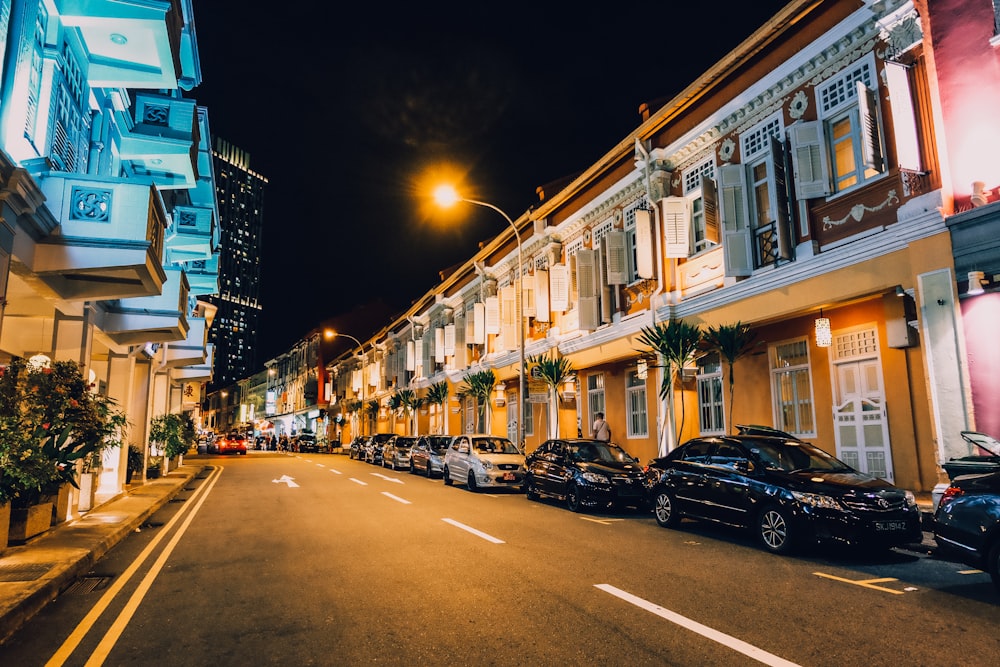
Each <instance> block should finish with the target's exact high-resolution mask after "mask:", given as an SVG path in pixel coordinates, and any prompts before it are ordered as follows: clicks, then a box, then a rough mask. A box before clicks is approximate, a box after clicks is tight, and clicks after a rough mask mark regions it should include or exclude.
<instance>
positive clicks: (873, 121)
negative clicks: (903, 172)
mask: <svg viewBox="0 0 1000 667" xmlns="http://www.w3.org/2000/svg"><path fill="white" fill-rule="evenodd" d="M855 85H856V86H857V88H858V116H860V118H861V152H862V154H863V155H864V159H865V167H866V168H867V169H874V170H875V171H882V169H883V168H884V166H885V162H884V160H883V159H882V142H881V140H880V138H879V131H878V101H877V100H876V99H875V91H874V90H872V89H871V88H869V87H868V86H866V85H865V84H864V83H862V82H861V81H856V82H855Z"/></svg>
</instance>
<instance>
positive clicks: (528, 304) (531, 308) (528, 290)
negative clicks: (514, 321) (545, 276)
mask: <svg viewBox="0 0 1000 667" xmlns="http://www.w3.org/2000/svg"><path fill="white" fill-rule="evenodd" d="M517 284H518V285H519V286H523V287H524V290H523V291H522V292H521V295H522V298H523V299H524V316H525V317H534V316H535V308H536V305H535V277H534V276H527V278H526V279H525V280H523V281H522V280H518V281H517Z"/></svg>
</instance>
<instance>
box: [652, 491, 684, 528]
mask: <svg viewBox="0 0 1000 667" xmlns="http://www.w3.org/2000/svg"><path fill="white" fill-rule="evenodd" d="M653 516H654V517H656V523H658V524H660V525H661V526H662V527H664V528H674V527H675V526H677V524H678V523H680V520H681V516H680V514H679V513H678V512H677V501H676V500H674V496H673V494H671V493H670V492H669V491H667V490H666V489H660V490H659V491H658V492H657V493H656V495H655V496H654V498H653Z"/></svg>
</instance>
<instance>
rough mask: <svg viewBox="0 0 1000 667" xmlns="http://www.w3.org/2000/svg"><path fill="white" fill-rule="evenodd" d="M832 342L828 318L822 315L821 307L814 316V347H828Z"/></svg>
mask: <svg viewBox="0 0 1000 667" xmlns="http://www.w3.org/2000/svg"><path fill="white" fill-rule="evenodd" d="M832 344H833V333H832V332H831V331H830V318H829V317H823V309H822V308H821V309H820V311H819V317H817V318H816V347H830V346H831V345H832Z"/></svg>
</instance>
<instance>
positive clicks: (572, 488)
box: [566, 484, 580, 512]
mask: <svg viewBox="0 0 1000 667" xmlns="http://www.w3.org/2000/svg"><path fill="white" fill-rule="evenodd" d="M566 509H568V510H569V511H570V512H579V511H580V489H578V488H577V486H576V484H570V485H569V486H567V487H566Z"/></svg>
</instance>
